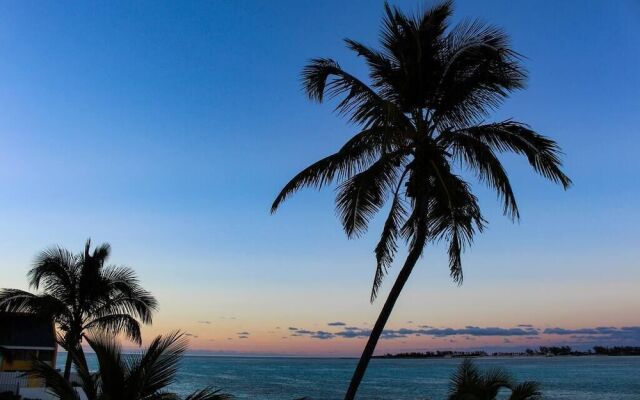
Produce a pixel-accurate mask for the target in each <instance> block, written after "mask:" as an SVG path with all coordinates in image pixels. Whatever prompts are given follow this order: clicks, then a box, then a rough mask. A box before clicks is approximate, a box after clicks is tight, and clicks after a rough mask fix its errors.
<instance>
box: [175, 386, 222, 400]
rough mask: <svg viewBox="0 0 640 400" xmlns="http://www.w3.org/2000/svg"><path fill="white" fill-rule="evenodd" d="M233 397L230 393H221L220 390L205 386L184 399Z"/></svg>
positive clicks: (219, 399) (214, 399) (209, 399)
mask: <svg viewBox="0 0 640 400" xmlns="http://www.w3.org/2000/svg"><path fill="white" fill-rule="evenodd" d="M233 398H234V397H233V396H232V395H230V394H226V393H223V392H222V390H220V389H218V390H214V389H213V388H211V387H207V388H204V389H201V390H198V391H196V392H193V393H191V394H190V395H188V396H187V397H185V399H184V400H232V399H233Z"/></svg>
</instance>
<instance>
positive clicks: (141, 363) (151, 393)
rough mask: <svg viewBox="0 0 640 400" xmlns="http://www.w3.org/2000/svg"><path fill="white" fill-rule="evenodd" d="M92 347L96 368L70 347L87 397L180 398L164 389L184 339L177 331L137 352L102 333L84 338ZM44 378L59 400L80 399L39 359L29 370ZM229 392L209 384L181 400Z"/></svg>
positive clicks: (219, 399)
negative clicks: (124, 350)
mask: <svg viewBox="0 0 640 400" xmlns="http://www.w3.org/2000/svg"><path fill="white" fill-rule="evenodd" d="M87 342H88V343H89V345H90V346H91V348H92V349H93V350H94V351H95V353H96V357H97V359H98V366H99V370H98V372H97V373H93V374H92V373H91V372H90V371H89V370H88V369H87V368H86V365H87V364H86V362H84V360H83V358H84V353H82V352H78V351H75V350H72V351H70V353H69V354H70V356H71V357H72V359H73V363H74V365H75V366H76V369H77V371H78V375H79V377H80V379H81V381H82V384H81V387H82V389H83V390H84V392H85V394H86V395H87V398H88V399H89V400H180V399H181V397H180V396H178V395H177V394H175V393H172V392H169V391H168V390H167V388H168V386H169V385H171V384H172V383H173V382H174V381H175V377H176V373H177V371H178V367H179V364H180V361H181V359H182V356H183V355H184V352H185V350H186V349H187V340H186V339H185V337H184V335H183V334H182V333H180V332H174V333H170V334H168V335H166V336H164V337H163V336H158V337H156V338H155V339H154V340H153V341H152V342H151V344H150V345H149V347H148V348H147V349H146V350H144V351H142V352H141V353H139V354H131V355H123V354H122V349H121V347H120V345H119V344H118V342H116V341H115V339H114V338H113V337H112V336H107V335H104V334H101V335H98V336H96V337H93V338H87ZM32 374H33V375H35V376H36V377H38V378H41V379H44V381H45V384H46V386H47V387H48V388H49V391H50V392H52V394H54V395H55V396H57V397H58V398H59V399H60V400H80V397H79V396H78V393H77V392H76V391H75V389H74V387H73V386H72V384H71V383H70V382H69V381H67V380H66V379H64V377H63V376H62V375H60V373H59V372H58V371H56V370H55V369H54V368H53V367H51V366H49V365H47V364H45V363H43V362H38V363H36V366H35V368H34V371H33V372H32ZM231 399H233V397H232V396H231V395H228V394H225V393H221V392H220V391H219V390H214V389H212V388H210V387H208V388H204V389H201V390H198V391H196V392H194V393H192V394H190V395H188V396H187V397H185V398H184V400H231Z"/></svg>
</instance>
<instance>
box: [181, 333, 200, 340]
mask: <svg viewBox="0 0 640 400" xmlns="http://www.w3.org/2000/svg"><path fill="white" fill-rule="evenodd" d="M184 335H185V336H186V337H192V338H194V339H197V338H198V335H194V334H193V333H185V334H184Z"/></svg>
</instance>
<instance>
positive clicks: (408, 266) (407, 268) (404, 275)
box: [344, 229, 426, 400]
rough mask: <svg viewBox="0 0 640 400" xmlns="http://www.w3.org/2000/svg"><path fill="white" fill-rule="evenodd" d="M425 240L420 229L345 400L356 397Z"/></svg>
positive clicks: (361, 357) (372, 332) (368, 342)
mask: <svg viewBox="0 0 640 400" xmlns="http://www.w3.org/2000/svg"><path fill="white" fill-rule="evenodd" d="M425 242H426V234H425V232H420V229H419V230H418V232H417V235H416V242H415V243H414V245H413V246H412V247H411V251H410V252H409V254H408V255H407V259H406V260H405V262H404V265H403V266H402V269H401V270H400V274H398V278H397V279H396V282H395V283H394V284H393V287H392V288H391V292H389V296H388V297H387V300H386V301H385V302H384V306H383V307H382V311H380V315H379V316H378V320H377V321H376V324H375V325H374V327H373V330H372V331H371V335H370V336H369V340H368V341H367V345H366V346H365V347H364V351H363V352H362V356H360V361H358V366H357V367H356V370H355V372H354V373H353V377H352V378H351V383H350V384H349V389H347V394H346V395H345V396H344V399H345V400H353V399H354V398H355V397H356V392H357V391H358V387H359V386H360V382H362V378H363V377H364V373H365V371H366V370H367V366H368V365H369V361H370V360H371V356H373V351H374V350H375V348H376V344H378V339H380V335H381V334H382V331H383V330H384V326H385V325H386V324H387V320H388V319H389V316H390V315H391V311H393V306H395V304H396V300H398V297H399V296H400V292H402V288H403V287H404V284H405V283H407V280H408V279H409V275H411V271H413V267H415V265H416V263H417V262H418V259H419V258H420V255H421V254H422V249H423V248H424V244H425Z"/></svg>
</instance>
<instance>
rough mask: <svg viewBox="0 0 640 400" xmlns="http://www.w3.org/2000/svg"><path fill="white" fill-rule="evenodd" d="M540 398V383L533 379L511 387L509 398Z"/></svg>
mask: <svg viewBox="0 0 640 400" xmlns="http://www.w3.org/2000/svg"><path fill="white" fill-rule="evenodd" d="M541 398H542V393H541V392H540V384H539V383H538V382H533V381H525V382H522V383H520V384H517V385H515V386H513V387H512V388H511V396H509V400H538V399H541Z"/></svg>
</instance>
